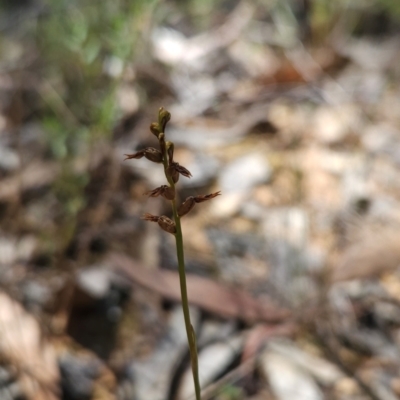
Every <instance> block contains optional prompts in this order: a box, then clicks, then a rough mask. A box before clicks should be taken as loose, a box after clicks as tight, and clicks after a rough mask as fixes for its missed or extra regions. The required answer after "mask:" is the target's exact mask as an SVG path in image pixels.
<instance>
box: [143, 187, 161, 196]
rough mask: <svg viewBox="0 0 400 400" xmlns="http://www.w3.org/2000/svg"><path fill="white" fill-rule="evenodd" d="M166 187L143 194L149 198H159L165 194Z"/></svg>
mask: <svg viewBox="0 0 400 400" xmlns="http://www.w3.org/2000/svg"><path fill="white" fill-rule="evenodd" d="M164 186H165V185H163V186H160V187H158V188H155V189H153V190H149V191H148V192H145V193H143V194H144V195H147V196H149V197H158V196H160V195H162V194H163V192H164Z"/></svg>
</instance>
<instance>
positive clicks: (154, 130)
mask: <svg viewBox="0 0 400 400" xmlns="http://www.w3.org/2000/svg"><path fill="white" fill-rule="evenodd" d="M150 131H151V133H152V134H153V135H154V136H156V137H158V135H159V134H160V132H161V131H160V125H158V123H157V122H152V123H151V125H150Z"/></svg>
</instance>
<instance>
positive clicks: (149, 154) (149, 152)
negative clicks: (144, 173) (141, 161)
mask: <svg viewBox="0 0 400 400" xmlns="http://www.w3.org/2000/svg"><path fill="white" fill-rule="evenodd" d="M144 156H145V157H146V158H147V159H148V160H150V161H153V162H156V163H161V162H162V160H163V155H162V153H161V151H160V150H157V149H155V148H153V147H146V148H145V149H144Z"/></svg>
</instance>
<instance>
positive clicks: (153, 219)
mask: <svg viewBox="0 0 400 400" xmlns="http://www.w3.org/2000/svg"><path fill="white" fill-rule="evenodd" d="M141 219H143V220H145V221H151V222H158V220H159V219H160V217H158V216H157V215H153V214H149V213H145V214H143V216H142V218H141Z"/></svg>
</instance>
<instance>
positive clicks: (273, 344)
mask: <svg viewBox="0 0 400 400" xmlns="http://www.w3.org/2000/svg"><path fill="white" fill-rule="evenodd" d="M268 349H270V350H271V351H273V352H275V353H277V354H279V355H281V356H283V357H286V358H287V359H288V360H290V362H292V363H294V364H295V365H297V366H298V367H300V368H302V369H304V370H305V371H307V372H308V373H309V374H311V375H312V376H313V377H314V378H315V379H317V381H318V382H319V383H321V384H322V385H329V386H331V385H334V384H335V383H336V382H337V381H338V380H339V379H341V378H343V373H342V372H341V371H340V370H339V368H338V367H337V366H336V365H334V364H331V363H330V362H328V361H326V360H324V359H323V358H320V357H317V356H314V355H312V354H310V353H307V352H305V351H304V350H302V349H300V348H298V347H297V346H296V345H295V344H294V343H292V342H290V341H288V340H285V341H284V340H269V341H268Z"/></svg>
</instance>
